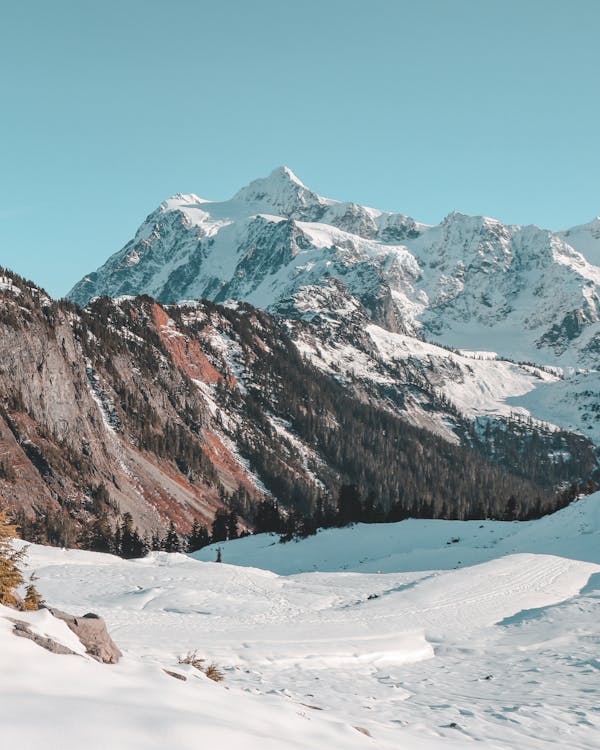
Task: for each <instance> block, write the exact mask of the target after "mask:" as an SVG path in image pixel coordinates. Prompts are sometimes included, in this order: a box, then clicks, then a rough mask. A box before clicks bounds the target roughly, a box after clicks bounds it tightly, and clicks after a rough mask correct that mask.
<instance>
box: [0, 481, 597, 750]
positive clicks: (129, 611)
mask: <svg viewBox="0 0 600 750" xmlns="http://www.w3.org/2000/svg"><path fill="white" fill-rule="evenodd" d="M599 542H600V493H599V494H596V495H593V496H590V497H589V498H586V499H584V500H581V501H579V502H577V503H574V504H573V505H571V506H569V507H568V508H566V509H564V510H562V511H559V512H558V513H556V514H554V515H553V516H548V517H546V518H544V519H541V520H540V521H533V522H527V523H500V522H489V521H487V522H486V521H484V522H458V521H457V522H449V521H405V522H402V523H398V524H381V525H373V526H355V527H353V528H348V529H342V530H329V531H323V532H321V533H319V534H318V535H317V536H316V537H312V538H309V539H307V540H304V541H301V542H297V543H294V542H292V543H288V544H286V545H282V544H279V543H278V542H277V538H276V537H273V536H269V535H260V536H256V537H252V538H246V539H243V540H239V541H235V542H229V543H225V544H223V545H221V546H222V547H223V559H224V560H225V561H226V562H225V563H223V564H220V565H218V564H215V563H214V562H208V561H206V560H214V555H215V550H214V548H207V549H205V550H203V551H201V552H200V553H197V554H196V555H195V556H194V557H195V558H203V559H194V558H192V557H189V556H185V555H178V554H176V555H172V554H171V555H169V554H166V553H155V554H153V555H152V556H150V557H148V558H146V559H143V560H135V561H123V560H119V559H117V558H114V557H111V556H110V555H99V554H95V553H87V552H79V551H63V550H57V549H50V548H45V547H39V546H35V545H32V546H31V547H30V553H29V558H30V566H31V568H32V569H35V570H36V573H37V575H38V576H39V583H38V585H39V588H40V589H41V591H42V592H43V594H44V596H45V597H46V599H47V600H48V601H49V602H52V604H54V605H56V606H58V607H62V608H64V609H66V610H69V611H72V612H77V613H83V612H87V611H90V610H91V611H96V612H98V613H99V614H101V615H102V616H104V617H105V618H106V620H107V623H108V626H109V630H110V632H111V634H112V635H113V637H114V639H115V640H116V642H117V643H118V645H119V646H120V647H121V648H122V650H123V651H124V654H125V656H124V659H123V660H122V662H121V663H120V664H119V665H117V666H104V665H98V664H95V663H93V662H90V661H89V659H85V658H82V657H76V656H54V655H51V654H48V653H46V652H44V651H42V650H41V649H40V648H39V647H37V646H35V645H34V644H32V643H31V642H29V641H22V640H21V639H17V638H15V637H14V636H13V635H12V634H10V632H9V629H8V626H7V625H6V620H4V619H3V617H4V616H5V615H6V613H7V612H8V610H5V609H2V610H0V725H1V726H2V737H3V741H6V742H7V746H8V747H13V746H14V747H19V748H33V747H34V746H35V747H37V746H43V747H45V748H61V750H62V749H63V748H64V749H65V750H71V748H73V750H75V748H76V747H77V748H78V749H79V748H80V747H81V746H85V747H88V748H93V749H95V748H107V747H110V748H117V749H118V750H119V749H120V748H123V749H124V750H125V749H126V750H129V749H130V748H138V747H139V748H142V747H143V748H171V747H177V748H182V749H183V750H185V749H187V748H190V749H191V748H196V747H198V746H199V744H204V743H206V744H207V745H212V746H217V745H218V746H220V747H226V748H230V747H231V748H233V747H235V748H251V749H252V750H253V749H254V748H259V747H260V748H282V749H285V748H318V749H319V750H320V749H321V748H323V749H328V748H331V749H334V748H335V749H336V750H337V749H338V748H340V750H341V749H342V748H354V747H356V748H359V747H364V748H368V747H372V748H385V749H386V750H387V749H388V748H389V749H390V750H391V749H392V748H393V749H394V750H397V748H407V749H408V750H412V749H413V748H415V750H416V748H419V749H423V750H440V749H441V748H448V749H453V748H469V747H473V742H479V745H478V746H479V747H482V748H490V749H491V748H496V749H498V748H503V749H504V750H508V748H510V749H511V750H514V749H517V748H518V749H519V750H530V749H531V750H533V749H535V750H537V749H541V748H544V749H546V748H557V750H558V748H560V750H564V749H567V750H575V748H577V749H578V750H588V749H589V750H592V748H594V749H595V748H597V747H598V746H599V744H600V731H599V730H600V711H599V709H598V706H599V705H600V680H599V679H598V677H599V676H600V675H599V669H600V660H599V653H598V649H599V646H600V633H599V626H598V622H600V564H599V563H600V544H599ZM227 563H236V564H235V565H233V564H227ZM242 566H244V567H242ZM255 566H260V567H255ZM261 568H262V569H261ZM268 568H271V570H269V569H268ZM309 571H313V572H309ZM377 571H383V572H381V573H380V572H377ZM42 616H43V615H40V614H39V613H35V614H34V615H23V618H25V617H28V618H41V617H42ZM19 617H21V615H19ZM44 624H45V623H44V622H41V623H40V624H39V625H38V627H41V628H43V626H44ZM194 649H197V650H198V653H199V655H200V656H204V657H206V658H207V660H209V661H215V662H216V663H217V664H218V665H220V667H221V668H222V669H223V671H224V673H225V682H224V683H222V684H219V685H216V684H213V683H209V682H208V681H207V680H206V679H205V678H203V677H202V676H200V675H198V674H195V675H194V673H193V669H192V668H191V667H177V657H178V656H180V655H182V654H185V653H187V652H189V651H191V650H194ZM163 667H164V668H167V669H174V670H180V671H182V672H183V673H184V674H186V675H187V676H188V678H189V679H188V681H187V682H180V681H178V680H176V679H174V678H172V677H169V676H168V675H166V674H164V672H163V671H162V668H163ZM32 717H33V718H32ZM355 727H361V728H363V729H365V730H366V731H367V732H369V733H370V735H371V737H368V736H367V735H365V734H363V733H362V732H360V731H358V730H357V729H355Z"/></svg>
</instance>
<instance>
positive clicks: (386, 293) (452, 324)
mask: <svg viewBox="0 0 600 750" xmlns="http://www.w3.org/2000/svg"><path fill="white" fill-rule="evenodd" d="M586 257H587V259H586ZM594 262H600V220H599V219H595V220H594V221H592V222H590V224H586V225H583V226H579V227H574V228H573V229H570V230H566V231H563V232H550V231H547V230H545V229H540V228H539V227H536V226H507V225H504V224H502V223H501V222H499V221H496V220H494V219H489V218H486V217H481V216H465V215H463V214H460V213H451V214H449V215H448V216H447V217H446V218H445V219H444V220H443V221H442V222H441V223H440V224H438V225H436V226H428V225H425V224H422V223H420V222H418V221H415V220H414V219H412V218H410V217H408V216H404V215H402V214H393V213H388V212H384V211H379V210H377V209H373V208H367V207H365V206H361V205H358V204H356V203H347V202H340V201H334V200H331V199H329V198H323V197H322V196H320V195H318V194H316V193H315V192H313V191H312V190H310V188H308V187H306V186H305V185H304V184H303V183H302V182H301V181H300V180H299V179H298V178H297V177H296V176H295V175H294V173H293V172H292V171H291V170H290V169H289V168H288V167H282V168H279V169H276V170H275V171H274V172H272V173H271V174H270V175H269V177H267V178H264V179H259V180H255V181H254V182H252V183H250V185H248V186H247V187H245V188H242V189H241V190H240V191H239V192H238V193H236V195H235V196H234V197H233V198H232V199H231V200H229V201H225V202H212V201H208V200H205V199H203V198H199V197H198V196H196V195H176V196H174V197H173V198H170V199H169V200H167V201H165V202H164V203H163V204H161V206H159V208H158V209H156V210H155V211H153V212H152V213H151V214H150V215H149V216H148V218H147V219H146V221H145V222H144V223H143V224H142V226H141V227H140V228H139V229H138V231H137V232H136V235H135V237H134V238H133V239H132V240H131V241H130V242H128V243H127V245H125V247H124V248H123V249H122V250H120V251H119V252H117V253H115V254H114V255H112V256H111V257H110V258H109V259H108V261H107V262H106V263H105V264H104V265H103V266H102V267H101V268H99V269H98V270H96V271H94V272H93V273H91V274H89V275H88V276H86V277H85V278H84V279H82V280H81V281H80V282H79V283H78V284H77V285H76V286H75V287H74V288H73V289H72V290H71V292H70V293H69V298H70V299H72V300H73V301H75V302H77V303H79V304H81V305H85V304H87V303H88V302H89V301H90V299H92V298H93V297H96V296H99V295H108V296H111V297H118V296H122V295H136V294H148V295H151V296H152V297H155V298H156V299H157V300H159V301H161V302H166V303H174V302H181V301H183V300H189V299H200V298H202V299H209V300H213V301H216V302H224V301H226V300H230V299H233V300H239V301H245V302H250V303H251V304H252V305H255V306H256V307H259V308H262V309H265V310H269V311H271V312H275V313H281V314H284V315H285V316H288V317H297V316H302V317H309V316H313V315H315V314H318V313H320V312H325V310H322V309H321V308H320V307H319V305H320V304H321V303H322V301H323V298H322V295H320V293H319V292H317V294H318V295H319V299H314V298H313V296H311V293H310V290H314V288H315V287H324V286H328V285H330V284H331V282H332V280H337V281H340V282H341V283H342V284H343V285H344V287H345V289H346V290H347V291H348V292H349V293H350V294H351V295H352V296H353V297H355V298H356V299H357V300H358V301H359V302H360V303H361V304H362V305H364V307H365V308H366V310H367V311H368V313H369V316H370V318H371V319H372V320H373V322H374V323H377V324H379V325H381V326H383V327H384V328H387V329H388V330H390V331H394V332H401V333H406V334H409V335H419V336H424V337H426V338H428V339H432V340H435V341H437V342H439V343H442V344H445V345H450V346H457V347H462V348H465V347H466V348H470V349H478V350H481V349H493V350H494V351H498V352H499V353H500V354H502V355H503V356H506V357H510V358H512V359H519V360H530V361H536V362H539V363H543V364H558V365H567V366H585V367H588V366H590V365H594V364H595V363H596V361H597V359H598V347H599V345H600V322H599V321H600V307H599V300H600V293H599V290H600V268H598V267H597V266H596V265H593V264H594ZM307 288H308V292H307Z"/></svg>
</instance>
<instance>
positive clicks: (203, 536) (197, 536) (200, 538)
mask: <svg viewBox="0 0 600 750" xmlns="http://www.w3.org/2000/svg"><path fill="white" fill-rule="evenodd" d="M207 544H210V536H209V533H208V529H207V528H206V526H202V525H201V524H200V522H199V521H198V519H196V520H195V521H194V525H193V526H192V533H191V534H190V537H189V539H188V542H187V551H188V552H196V551H197V550H199V549H202V547H206V545H207Z"/></svg>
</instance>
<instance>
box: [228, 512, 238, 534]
mask: <svg viewBox="0 0 600 750" xmlns="http://www.w3.org/2000/svg"><path fill="white" fill-rule="evenodd" d="M227 536H228V538H229V539H237V538H238V514H237V512H236V511H235V510H231V511H229V518H228V519H227Z"/></svg>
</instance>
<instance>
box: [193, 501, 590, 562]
mask: <svg viewBox="0 0 600 750" xmlns="http://www.w3.org/2000/svg"><path fill="white" fill-rule="evenodd" d="M452 540H458V541H455V542H453V541H452ZM217 547H221V548H222V550H223V560H224V561H226V562H228V563H231V564H232V565H249V566H251V567H256V568H264V569H266V570H272V571H273V572H275V573H278V574H279V575H290V574H295V573H303V572H307V571H311V570H321V571H323V570H327V571H331V572H334V571H353V572H357V573H358V572H360V573H378V572H384V573H391V572H399V571H403V572H408V571H414V570H438V569H443V570H451V569H454V568H458V567H460V566H465V565H476V564H479V563H483V562H487V561H489V560H493V559H495V558H498V557H500V556H502V555H510V554H514V553H532V554H543V555H557V556H560V557H564V558H571V559H575V560H583V561H587V562H591V563H597V564H600V493H596V494H594V495H590V496H588V497H586V498H584V499H582V500H580V501H578V502H576V503H573V504H571V505H570V506H568V507H567V508H563V509H562V510H559V511H557V512H556V513H553V514H551V515H549V516H544V517H543V518H540V519H538V520H536V521H519V522H510V521H441V520H423V519H419V520H415V519H408V520H406V521H400V522H399V523H391V524H390V523H382V524H356V525H354V526H351V527H346V528H343V529H323V530H321V531H319V533H318V534H317V535H316V536H310V537H308V538H307V539H303V540H301V541H298V542H289V543H287V544H279V537H278V536H277V535H272V534H257V535H255V536H251V537H245V538H243V539H236V540H235V541H231V542H227V543H221V544H214V545H211V546H209V547H205V548H204V549H202V550H200V551H199V552H195V553H194V557H195V558H196V559H198V560H208V561H210V560H214V559H215V557H216V548H217Z"/></svg>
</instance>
